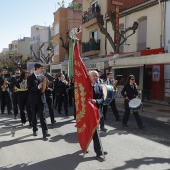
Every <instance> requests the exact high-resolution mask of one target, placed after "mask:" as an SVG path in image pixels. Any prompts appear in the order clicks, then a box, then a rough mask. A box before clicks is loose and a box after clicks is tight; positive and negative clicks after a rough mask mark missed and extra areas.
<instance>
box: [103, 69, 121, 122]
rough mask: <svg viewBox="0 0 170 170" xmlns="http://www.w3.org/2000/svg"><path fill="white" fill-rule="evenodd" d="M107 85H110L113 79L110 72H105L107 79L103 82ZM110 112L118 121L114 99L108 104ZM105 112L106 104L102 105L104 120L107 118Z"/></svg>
mask: <svg viewBox="0 0 170 170" xmlns="http://www.w3.org/2000/svg"><path fill="white" fill-rule="evenodd" d="M104 83H105V84H107V85H112V84H113V80H112V72H109V73H107V79H106V81H105V82H104ZM109 105H110V106H111V109H112V112H113V114H114V116H115V118H116V121H120V116H119V113H118V110H117V108H116V103H115V99H113V100H112V101H111V102H110V104H109ZM106 113H107V105H105V106H103V116H104V120H107V118H106Z"/></svg>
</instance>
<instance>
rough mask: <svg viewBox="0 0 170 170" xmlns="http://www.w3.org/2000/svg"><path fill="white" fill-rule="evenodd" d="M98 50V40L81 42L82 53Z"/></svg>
mask: <svg viewBox="0 0 170 170" xmlns="http://www.w3.org/2000/svg"><path fill="white" fill-rule="evenodd" d="M96 50H100V40H97V41H94V42H86V43H84V42H83V43H82V53H85V52H89V51H96Z"/></svg>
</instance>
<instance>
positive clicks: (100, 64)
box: [85, 62, 104, 69]
mask: <svg viewBox="0 0 170 170" xmlns="http://www.w3.org/2000/svg"><path fill="white" fill-rule="evenodd" d="M85 66H86V68H87V69H104V62H98V63H90V64H85Z"/></svg>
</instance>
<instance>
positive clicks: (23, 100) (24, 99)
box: [14, 71, 32, 127]
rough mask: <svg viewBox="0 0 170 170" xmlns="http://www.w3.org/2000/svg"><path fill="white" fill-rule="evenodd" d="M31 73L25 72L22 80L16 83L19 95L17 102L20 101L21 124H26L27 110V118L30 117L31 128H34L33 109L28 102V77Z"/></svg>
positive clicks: (16, 90) (21, 76) (22, 74)
mask: <svg viewBox="0 0 170 170" xmlns="http://www.w3.org/2000/svg"><path fill="white" fill-rule="evenodd" d="M28 75H29V73H28V72H27V71H26V72H25V71H23V72H22V73H21V75H20V79H19V80H18V81H17V82H16V87H15V89H14V90H15V93H17V100H18V105H19V110H20V117H21V123H22V124H25V123H26V121H27V120H26V117H25V112H24V110H25V108H26V111H27V116H28V121H29V125H30V127H31V126H32V116H31V109H30V104H29V102H28V95H29V93H28V88H27V77H28Z"/></svg>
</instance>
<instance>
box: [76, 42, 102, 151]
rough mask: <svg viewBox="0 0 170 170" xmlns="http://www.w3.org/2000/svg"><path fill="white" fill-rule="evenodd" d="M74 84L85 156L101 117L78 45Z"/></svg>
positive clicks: (78, 125) (77, 117)
mask: <svg viewBox="0 0 170 170" xmlns="http://www.w3.org/2000/svg"><path fill="white" fill-rule="evenodd" d="M74 82H75V105H76V122H77V133H78V141H79V144H80V146H81V149H82V151H83V153H84V154H85V153H86V150H87V148H88V146H89V144H90V142H91V140H92V138H93V134H94V132H95V130H96V128H97V126H98V123H99V119H100V117H99V110H98V108H97V107H96V106H94V105H93V104H92V103H91V100H92V96H93V91H92V84H91V82H90V79H89V75H88V73H87V70H86V68H85V66H84V64H83V61H82V59H81V57H80V54H79V50H78V45H77V43H76V44H75V47H74Z"/></svg>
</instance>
